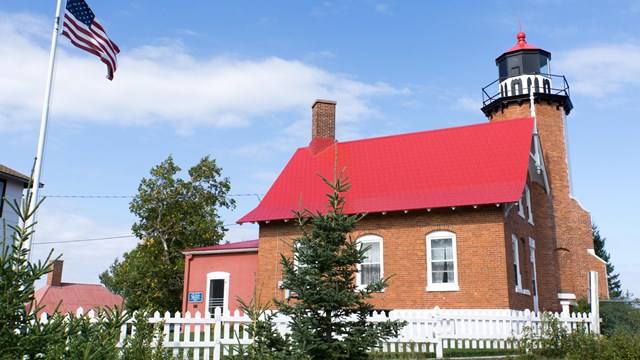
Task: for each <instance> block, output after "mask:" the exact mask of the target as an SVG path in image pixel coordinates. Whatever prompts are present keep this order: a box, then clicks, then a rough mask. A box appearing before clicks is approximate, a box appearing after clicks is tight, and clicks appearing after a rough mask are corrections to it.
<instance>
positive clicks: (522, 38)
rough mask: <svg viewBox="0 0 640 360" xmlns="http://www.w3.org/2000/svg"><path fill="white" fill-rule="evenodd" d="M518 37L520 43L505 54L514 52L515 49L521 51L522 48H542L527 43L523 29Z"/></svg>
mask: <svg viewBox="0 0 640 360" xmlns="http://www.w3.org/2000/svg"><path fill="white" fill-rule="evenodd" d="M517 37H518V43H517V44H516V45H515V46H514V47H512V48H511V49H509V50H507V51H505V52H504V54H508V53H511V52H514V51H520V50H540V48H537V47H535V46H533V45H531V44H529V43H527V41H526V40H525V38H526V37H527V36H526V35H525V33H523V32H522V31H520V32H519V33H518V36H517ZM504 54H503V55H504Z"/></svg>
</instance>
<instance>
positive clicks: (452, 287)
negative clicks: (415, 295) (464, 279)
mask: <svg viewBox="0 0 640 360" xmlns="http://www.w3.org/2000/svg"><path fill="white" fill-rule="evenodd" d="M427 291H460V287H459V286H458V284H429V285H427Z"/></svg>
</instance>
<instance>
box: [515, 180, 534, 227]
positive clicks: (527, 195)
mask: <svg viewBox="0 0 640 360" xmlns="http://www.w3.org/2000/svg"><path fill="white" fill-rule="evenodd" d="M525 204H526V206H527V214H526V215H525V213H524V206H525ZM518 215H520V217H522V218H523V219H525V218H526V219H527V221H529V223H530V224H531V225H533V213H532V212H531V190H529V185H526V184H525V185H524V191H523V193H522V196H520V200H518Z"/></svg>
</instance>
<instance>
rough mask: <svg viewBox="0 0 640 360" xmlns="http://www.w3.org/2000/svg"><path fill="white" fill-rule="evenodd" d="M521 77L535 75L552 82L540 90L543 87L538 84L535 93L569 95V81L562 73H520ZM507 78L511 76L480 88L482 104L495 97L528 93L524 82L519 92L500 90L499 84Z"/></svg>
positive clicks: (490, 101)
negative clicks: (547, 88)
mask: <svg viewBox="0 0 640 360" xmlns="http://www.w3.org/2000/svg"><path fill="white" fill-rule="evenodd" d="M520 76H521V77H526V76H536V77H543V78H546V79H549V81H550V83H551V84H552V85H551V86H550V88H549V90H548V91H542V90H543V87H542V86H540V88H539V90H538V91H536V90H535V89H534V91H536V93H544V94H550V95H560V96H567V97H569V96H570V94H569V83H568V82H567V78H566V77H564V75H551V74H535V73H532V74H522V75H520ZM509 79H511V78H506V79H504V78H502V79H496V80H494V81H493V82H492V83H490V84H489V85H487V86H485V87H483V88H482V105H483V106H486V105H488V104H490V103H492V102H494V101H495V100H497V99H500V98H507V97H512V96H520V95H525V94H528V93H529V90H528V89H527V87H526V84H522V88H523V91H522V92H521V93H516V94H514V93H513V91H512V90H511V89H510V88H507V89H505V88H503V89H502V91H501V85H503V84H504V83H505V82H507V81H508V80H509ZM558 85H560V86H559V87H557V86H558Z"/></svg>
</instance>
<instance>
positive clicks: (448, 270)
mask: <svg viewBox="0 0 640 360" xmlns="http://www.w3.org/2000/svg"><path fill="white" fill-rule="evenodd" d="M427 273H428V274H427V291H457V290H460V287H459V286H458V261H457V255H456V234H454V233H452V232H450V231H434V232H432V233H430V234H429V235H427Z"/></svg>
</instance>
